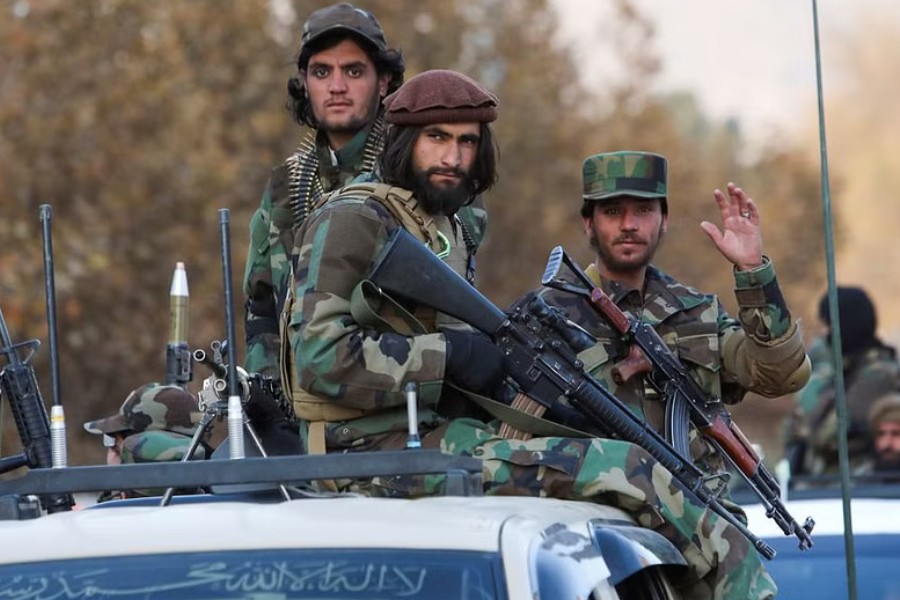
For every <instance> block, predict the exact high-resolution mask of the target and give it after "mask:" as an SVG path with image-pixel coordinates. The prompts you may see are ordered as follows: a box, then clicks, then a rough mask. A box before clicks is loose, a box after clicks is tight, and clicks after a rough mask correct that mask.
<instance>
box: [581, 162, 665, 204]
mask: <svg viewBox="0 0 900 600" xmlns="http://www.w3.org/2000/svg"><path fill="white" fill-rule="evenodd" d="M582 175H583V180H584V194H583V196H582V198H583V199H584V200H606V199H609V198H617V197H619V196H634V197H637V198H661V199H665V198H666V196H667V195H668V187H667V181H668V164H667V162H666V158H665V157H664V156H662V155H661V154H654V153H652V152H634V151H630V150H623V151H619V152H604V153H602V154H595V155H593V156H588V157H587V158H585V159H584V162H583V163H582Z"/></svg>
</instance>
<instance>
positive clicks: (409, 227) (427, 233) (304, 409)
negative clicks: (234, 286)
mask: <svg viewBox="0 0 900 600" xmlns="http://www.w3.org/2000/svg"><path fill="white" fill-rule="evenodd" d="M338 196H339V197H341V198H344V197H347V196H356V197H359V198H366V199H367V198H371V199H374V200H377V201H378V202H380V203H381V204H382V205H383V206H384V207H385V208H386V209H387V210H388V211H389V212H390V213H391V215H392V216H393V217H394V218H395V219H396V220H397V222H398V223H399V224H400V225H401V226H402V227H403V228H404V229H405V230H406V231H408V232H409V233H411V234H412V235H414V236H415V237H416V238H417V239H418V240H419V241H421V242H422V243H423V244H425V245H426V246H428V247H429V248H430V249H431V250H432V251H433V252H434V253H435V254H437V255H438V256H439V257H441V258H442V259H443V260H444V262H446V263H447V264H448V265H450V266H451V267H452V268H453V270H454V271H456V272H457V273H460V274H462V273H465V272H466V269H467V264H468V258H469V253H468V251H467V250H466V248H464V247H463V246H461V245H458V244H454V243H453V241H452V240H454V238H455V234H454V231H453V222H451V219H450V218H447V217H444V216H438V217H437V218H435V217H433V216H431V215H428V214H426V213H425V212H424V211H423V210H422V209H421V208H420V206H419V204H418V201H417V200H416V199H415V198H414V197H413V195H412V192H411V191H409V190H406V189H403V188H398V187H392V186H390V185H387V184H384V183H359V184H353V185H350V186H348V187H345V188H343V189H341V190H339V191H338V192H334V193H332V194H330V195H327V196H325V197H324V198H322V199H320V201H319V202H318V203H317V205H316V208H319V207H321V206H323V205H324V204H326V203H327V202H328V201H330V200H331V199H333V198H336V197H338ZM453 219H454V220H455V222H456V226H457V227H459V226H460V223H461V222H460V221H459V220H458V218H457V217H453ZM366 284H367V282H365V281H364V282H361V283H360V285H358V286H357V287H356V289H354V290H353V297H352V298H351V313H352V314H353V317H354V320H356V322H357V323H359V324H360V325H363V326H366V327H373V328H375V329H379V330H392V331H395V332H397V333H401V334H405V335H415V334H421V333H427V332H434V331H436V330H437V329H438V328H440V327H442V326H454V325H455V326H459V321H458V320H456V319H454V318H452V317H449V316H448V315H444V314H442V313H437V312H436V311H434V310H433V309H429V308H425V307H420V308H417V309H416V310H415V311H414V312H413V313H408V312H407V311H405V310H404V309H403V308H402V307H400V306H399V305H394V304H392V303H391V302H390V301H389V300H388V301H384V302H382V300H384V299H383V298H376V297H375V295H374V293H373V292H374V289H373V286H371V284H370V286H368V287H367V285H366ZM293 303H294V283H293V275H292V276H291V283H290V285H289V287H288V297H287V301H286V303H285V309H284V311H283V312H282V314H281V361H280V362H281V381H282V385H283V387H284V390H285V392H286V393H288V394H289V395H290V400H291V401H292V402H293V405H294V411H295V413H296V415H297V416H298V417H299V418H301V419H304V420H306V421H309V422H310V432H311V434H310V438H311V439H312V438H313V437H314V435H313V433H312V432H313V430H314V429H319V430H320V431H322V432H324V423H326V422H333V421H346V420H350V419H357V418H360V417H363V416H366V415H367V414H369V412H368V411H365V410H362V409H358V408H352V407H346V406H341V405H339V404H335V403H334V402H332V401H330V400H326V399H323V398H319V397H317V396H315V395H313V394H310V393H309V392H307V391H306V390H304V389H302V388H301V387H300V386H299V385H298V381H299V374H298V373H297V370H296V366H295V362H294V356H293V351H292V349H291V345H290V341H289V333H288V323H289V319H290V315H291V312H292V309H293ZM312 445H313V444H312V442H311V446H312ZM311 450H312V448H311ZM322 450H323V451H324V449H322Z"/></svg>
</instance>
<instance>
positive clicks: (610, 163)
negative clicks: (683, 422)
mask: <svg viewBox="0 0 900 600" xmlns="http://www.w3.org/2000/svg"><path fill="white" fill-rule="evenodd" d="M667 169H668V164H667V161H666V159H665V157H663V156H661V155H659V154H654V153H651V152H632V151H621V152H607V153H602V154H597V155H594V156H589V157H587V158H586V159H585V160H584V164H583V179H584V193H583V196H582V206H581V217H582V224H583V227H584V232H585V235H586V236H587V237H588V240H589V242H590V245H591V247H592V248H593V249H594V251H595V253H596V260H595V261H594V262H593V263H592V264H591V265H590V266H588V268H587V269H586V271H587V274H588V275H589V276H590V278H591V279H592V280H593V282H594V283H595V284H596V285H598V286H600V287H601V288H602V289H603V291H604V292H606V293H607V294H608V295H609V297H610V298H611V299H612V300H613V301H614V302H615V303H616V304H617V305H618V306H619V308H620V309H622V311H623V312H625V313H626V314H627V315H629V316H630V317H632V318H635V319H638V320H642V321H644V322H648V323H653V324H654V326H655V328H656V330H657V332H658V333H659V334H660V336H661V337H662V338H663V340H665V341H666V343H667V344H668V345H669V347H670V348H671V349H672V350H673V351H674V352H675V353H676V355H677V356H679V357H680V358H681V359H682V362H683V363H684V365H685V366H686V367H687V368H688V369H689V371H690V372H691V374H692V375H693V376H694V378H695V379H696V380H697V381H698V382H699V383H700V384H701V386H702V387H703V388H704V390H705V391H706V392H707V393H709V394H711V395H712V396H714V397H717V398H722V400H724V401H725V402H726V403H729V404H730V403H735V402H739V401H740V400H742V399H743V397H744V395H745V394H746V393H747V392H748V391H752V392H755V393H757V394H759V395H761V396H765V397H769V398H772V397H776V396H781V395H784V394H790V393H794V392H796V391H798V390H799V389H800V388H802V387H803V385H804V384H805V383H806V381H807V380H808V378H809V372H810V369H809V359H808V358H807V356H806V351H805V348H804V345H803V340H802V336H801V332H800V329H799V327H798V324H797V321H796V319H795V318H794V317H793V316H792V315H791V312H790V310H789V309H788V307H787V304H786V303H785V300H784V297H783V295H782V293H781V289H780V287H779V285H778V281H777V279H776V277H775V270H774V268H773V266H772V262H771V260H769V258H768V257H766V256H764V255H763V253H762V236H761V233H760V214H759V209H758V207H757V204H756V202H754V201H753V199H751V198H750V197H749V196H748V195H747V193H746V192H745V191H744V190H743V189H741V188H740V187H737V186H736V185H735V184H733V183H729V184H728V185H727V187H726V190H725V192H722V191H721V190H718V189H717V190H715V191H714V192H713V196H714V198H715V201H716V204H717V205H718V208H719V213H720V216H721V218H722V228H721V229H720V228H719V227H717V226H716V225H714V224H713V223H710V222H707V221H704V222H702V223H701V224H700V227H701V228H702V229H703V230H704V231H705V232H706V234H707V235H708V236H709V238H710V240H711V241H712V242H713V244H714V245H715V247H716V248H717V249H718V250H719V252H720V253H721V254H722V256H723V257H724V258H725V259H726V260H727V261H728V262H729V263H731V265H732V268H733V273H734V279H735V295H736V297H737V302H738V306H739V311H738V315H737V318H733V317H731V316H730V315H729V314H728V313H727V312H726V311H725V309H724V307H723V306H722V304H721V302H720V301H719V299H718V298H717V297H716V296H715V295H713V294H706V293H703V292H700V291H698V290H696V289H694V288H692V287H690V286H687V285H685V284H682V283H680V282H678V281H676V280H675V279H673V278H672V277H671V276H669V275H667V274H666V273H664V272H663V271H661V270H660V269H658V268H657V267H655V266H654V265H653V264H652V260H653V257H654V256H655V254H656V251H657V250H658V248H659V245H660V243H661V241H662V239H663V237H664V235H665V233H666V229H667V227H668V210H669V204H668V200H669V191H668V182H667ZM540 293H541V294H542V295H543V296H544V298H545V299H547V300H548V301H550V302H551V303H553V304H555V305H557V306H560V307H562V308H563V309H565V310H566V312H567V313H568V314H569V317H570V318H571V319H573V320H574V321H575V322H577V323H578V324H580V325H581V326H583V327H585V328H586V329H587V330H588V331H589V332H590V333H591V334H592V335H594V336H595V337H596V338H597V339H598V340H599V342H600V343H598V344H597V345H596V346H595V347H593V348H591V349H589V350H587V351H585V354H584V359H585V362H586V366H587V368H588V369H589V370H590V371H591V372H592V374H593V375H594V376H595V377H597V378H598V379H600V380H601V381H602V382H603V383H604V384H605V385H606V386H607V387H608V388H609V389H610V391H612V392H614V393H615V394H616V396H618V397H619V398H620V399H621V400H622V401H623V402H625V403H626V404H628V405H629V406H630V407H631V409H632V410H634V411H635V412H636V413H637V414H639V415H642V416H643V417H644V418H645V419H646V420H647V421H648V422H649V423H650V424H651V425H653V426H654V427H655V428H657V429H659V430H661V429H662V425H663V421H664V417H665V398H663V397H661V396H660V395H659V393H658V392H657V391H656V390H655V388H654V386H653V385H651V384H650V382H649V380H648V379H647V374H638V375H634V376H632V377H631V378H630V379H628V381H625V382H617V381H616V380H615V379H614V377H613V367H615V366H616V364H617V363H618V362H619V361H621V360H622V359H624V358H625V356H624V353H625V352H627V351H628V348H627V347H624V345H623V344H622V343H621V342H620V341H619V336H618V334H617V333H616V332H615V331H614V330H613V329H612V327H611V326H610V325H609V323H608V322H607V321H606V319H605V318H604V317H603V316H602V315H601V314H599V313H598V312H597V311H596V310H594V309H593V308H592V307H591V306H590V304H589V303H588V302H586V301H584V300H582V299H581V298H580V297H577V296H575V295H572V294H567V293H564V292H560V291H557V290H552V289H544V290H541V292H540ZM693 450H694V455H695V459H697V460H698V462H699V463H700V465H701V466H703V467H705V468H706V469H707V470H709V471H713V472H716V471H719V470H721V468H722V466H723V465H722V462H721V457H718V456H716V455H715V452H714V451H713V450H712V449H709V448H706V447H704V446H703V445H702V444H700V443H698V442H695V444H694V448H693Z"/></svg>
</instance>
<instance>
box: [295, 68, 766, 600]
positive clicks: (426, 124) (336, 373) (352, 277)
mask: <svg viewBox="0 0 900 600" xmlns="http://www.w3.org/2000/svg"><path fill="white" fill-rule="evenodd" d="M385 105H386V107H387V112H386V120H387V122H388V123H389V124H390V127H389V129H388V132H387V138H386V145H385V151H384V154H383V155H382V157H381V159H380V160H379V175H380V181H381V182H383V183H380V182H371V183H357V184H354V185H351V186H349V187H347V188H344V189H343V190H341V192H339V193H338V194H337V195H334V196H330V197H329V198H328V199H327V202H326V203H324V204H323V205H322V206H321V207H320V208H318V209H317V210H316V211H315V212H313V213H312V215H311V216H310V218H309V219H308V220H307V221H306V222H305V223H304V224H303V225H302V226H301V228H300V229H299V231H298V233H297V236H296V239H295V244H294V255H293V256H294V277H295V281H294V283H293V285H292V287H291V292H292V293H291V296H289V298H288V300H287V304H286V310H285V312H284V314H283V319H284V320H285V322H284V324H283V327H282V332H283V339H282V347H283V348H285V350H286V352H285V360H284V362H283V363H282V371H283V372H282V381H283V383H284V387H285V390H286V391H288V393H289V394H290V395H291V398H292V400H293V403H294V407H295V410H296V412H297V415H298V416H299V417H300V418H301V419H302V421H301V425H300V431H301V439H302V446H303V449H304V450H306V451H309V452H313V453H316V452H354V451H359V450H372V449H397V448H401V447H403V445H404V443H405V441H406V436H407V429H406V426H407V416H406V411H405V402H406V399H405V397H404V394H403V388H404V385H405V384H406V383H408V382H414V383H416V384H417V386H418V390H419V400H420V404H421V405H422V406H423V407H424V408H423V409H421V410H420V411H419V432H420V435H421V436H422V445H423V446H424V447H430V448H440V449H441V450H443V451H444V452H451V453H458V454H464V455H470V456H476V457H478V458H480V459H482V461H483V463H484V482H485V491H486V493H488V494H500V495H502V494H519V495H533V496H554V497H559V498H567V499H576V500H588V501H596V502H601V503H605V504H613V505H615V506H619V507H621V508H623V509H625V510H627V511H629V512H630V513H631V514H632V515H633V516H634V518H635V519H636V521H637V522H638V523H640V524H641V525H642V526H645V527H649V528H653V529H655V530H657V531H660V532H661V533H662V534H663V535H665V536H666V537H667V538H669V539H670V540H672V542H673V543H674V544H675V545H676V546H677V547H678V548H679V550H680V551H681V552H682V554H683V555H684V556H685V558H686V560H687V561H688V564H689V567H690V568H689V570H688V573H687V574H686V575H685V577H684V579H683V580H680V581H679V585H680V586H681V587H682V589H683V590H684V591H685V592H686V593H688V594H689V596H688V597H691V598H742V599H744V598H772V597H773V596H774V592H775V585H774V583H773V582H772V581H771V579H770V578H769V576H768V575H767V574H766V572H765V570H764V569H763V567H762V565H761V563H760V558H759V555H758V554H757V552H756V551H755V550H754V549H753V547H752V545H751V544H750V543H749V542H748V540H747V539H746V538H745V537H744V536H743V535H742V534H741V533H740V532H739V531H738V530H737V529H736V528H735V527H733V526H731V525H729V524H727V523H726V522H724V521H723V520H721V519H720V518H719V517H718V516H717V515H715V514H714V513H712V512H711V511H710V510H708V509H707V508H706V507H705V506H704V505H702V504H700V503H695V502H693V501H691V500H690V498H689V497H685V491H686V490H685V489H684V488H683V486H681V484H680V483H679V482H677V481H676V480H674V479H673V478H672V475H671V474H670V473H668V472H667V471H665V469H664V468H662V467H661V466H660V465H659V464H658V463H656V461H655V460H653V459H652V458H651V457H650V456H649V455H648V454H647V453H646V452H645V451H643V450H642V449H641V448H639V447H637V446H635V445H633V444H628V443H626V442H621V441H618V440H602V439H589V438H585V439H576V438H562V437H554V438H533V439H531V440H527V441H520V440H507V439H504V438H501V437H499V436H498V435H497V434H496V432H495V429H494V426H493V425H488V424H485V423H483V422H481V421H478V420H476V419H469V418H462V419H454V420H452V421H447V420H446V419H444V418H442V417H441V416H440V415H439V414H437V411H436V410H435V408H436V406H437V403H438V400H439V398H441V396H443V395H445V394H447V393H449V392H451V391H452V390H451V389H450V386H448V385H445V384H448V383H452V384H455V385H456V386H458V387H461V388H464V389H467V390H471V391H474V392H480V393H482V394H486V395H490V394H491V393H492V392H493V391H494V390H495V389H496V388H497V386H498V384H499V383H500V381H501V380H502V378H503V375H504V372H503V365H502V363H503V358H502V355H501V351H500V350H499V349H498V348H497V347H496V346H495V345H494V344H493V343H492V342H491V341H490V340H488V339H487V338H486V337H484V336H483V335H481V334H479V333H477V332H474V331H472V330H471V329H469V328H467V327H465V326H464V325H463V324H461V323H459V322H458V321H454V320H453V319H452V318H450V317H448V316H447V315H442V314H439V313H435V311H433V310H430V309H428V308H427V307H421V306H412V307H410V306H405V308H406V309H408V310H410V311H412V313H413V314H414V315H415V316H416V317H417V320H418V322H419V324H420V325H421V329H420V330H419V331H413V330H411V329H410V327H408V325H407V323H408V321H405V320H401V319H398V318H396V316H397V314H396V312H394V311H395V309H396V308H399V306H396V305H392V304H391V302H390V301H389V300H388V299H385V298H378V297H377V296H372V292H373V291H374V290H372V289H367V287H366V282H365V281H364V277H365V274H366V271H367V270H368V268H369V265H370V263H371V261H372V260H373V259H374V258H375V256H376V255H377V254H378V251H379V250H380V249H381V248H382V247H383V246H384V244H385V243H386V242H387V240H388V238H389V236H390V234H391V232H392V231H394V230H395V229H396V228H398V227H403V228H404V229H406V230H407V231H408V232H409V233H411V234H412V235H414V236H416V237H417V238H418V239H419V240H420V241H422V242H423V243H425V244H426V245H427V246H428V247H429V248H431V250H433V251H434V252H435V253H436V254H437V255H438V256H440V257H442V258H443V260H445V261H446V262H447V263H448V265H450V266H451V267H452V268H453V269H454V270H456V271H457V273H460V274H462V273H463V272H464V269H465V260H464V258H465V253H464V249H463V248H462V247H461V239H460V235H459V231H458V229H456V228H455V227H454V222H455V218H454V216H455V213H456V211H457V210H458V209H459V207H460V206H462V205H463V204H465V203H466V202H467V201H469V200H471V198H473V197H474V196H475V194H477V193H481V192H483V191H485V190H487V189H488V188H489V187H490V186H491V185H492V184H493V182H494V179H495V152H494V144H493V139H492V134H491V129H490V127H489V123H491V122H493V121H494V120H495V119H496V117H497V108H496V107H497V100H496V98H495V97H494V96H493V95H492V94H490V93H489V92H488V91H487V90H485V89H484V88H483V87H482V86H480V85H479V84H478V83H476V82H474V81H473V80H471V79H469V78H468V77H466V76H464V75H461V74H459V73H455V72H453V71H428V72H425V73H422V74H420V75H418V76H416V77H413V78H412V79H410V80H409V81H408V82H406V83H405V84H404V85H403V86H402V87H401V88H400V89H399V90H398V91H397V92H395V93H394V94H393V95H391V96H389V97H388V98H386V99H385ZM367 296H368V298H369V301H367V300H366V299H367ZM332 485H333V486H334V487H335V488H336V489H340V490H358V491H365V492H367V493H370V494H374V495H387V496H404V497H405V496H415V495H423V494H429V493H434V492H435V491H436V490H437V489H438V488H439V487H440V485H442V481H441V479H440V477H438V476H434V477H428V478H424V480H423V479H419V478H389V479H386V480H385V479H376V480H374V481H370V482H350V481H339V482H332Z"/></svg>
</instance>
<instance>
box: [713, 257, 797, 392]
mask: <svg viewBox="0 0 900 600" xmlns="http://www.w3.org/2000/svg"><path fill="white" fill-rule="evenodd" d="M763 259H764V260H763V264H762V265H761V266H760V267H758V268H756V269H753V270H750V271H735V273H734V280H735V296H736V297H737V301H738V318H739V320H740V322H739V323H738V322H736V321H735V320H734V319H733V318H732V317H730V316H729V315H728V314H727V313H726V312H725V310H724V309H722V310H720V313H719V315H720V317H719V331H720V337H721V338H722V345H721V347H722V349H723V351H722V359H723V363H724V366H725V371H726V374H730V376H731V377H732V378H733V379H734V380H736V381H737V382H738V383H739V384H740V385H741V386H743V387H744V388H746V389H748V390H750V391H753V392H756V393H758V394H760V395H762V396H766V397H770V398H774V397H776V396H782V395H784V394H789V393H794V392H797V391H798V390H800V389H801V388H802V387H803V386H804V385H806V382H807V381H808V380H809V358H808V357H807V356H806V349H805V347H804V345H803V337H802V335H801V332H800V328H799V327H798V325H797V321H796V320H795V319H794V318H793V317H792V316H791V313H790V310H788V307H787V304H786V303H785V300H784V296H783V295H782V293H781V288H780V287H779V285H778V280H777V279H776V277H775V268H774V267H773V266H772V262H771V260H769V258H768V257H763Z"/></svg>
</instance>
